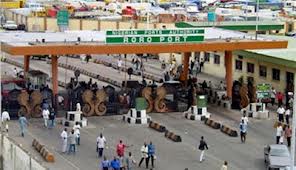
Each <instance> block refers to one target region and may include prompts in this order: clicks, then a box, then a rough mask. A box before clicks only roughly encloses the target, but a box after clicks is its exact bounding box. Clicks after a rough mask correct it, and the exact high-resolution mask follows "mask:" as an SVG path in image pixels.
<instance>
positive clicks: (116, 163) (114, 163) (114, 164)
mask: <svg viewBox="0 0 296 170" xmlns="http://www.w3.org/2000/svg"><path fill="white" fill-rule="evenodd" d="M111 168H112V169H113V170H120V161H119V160H118V159H117V158H116V157H114V159H113V160H112V161H111Z"/></svg>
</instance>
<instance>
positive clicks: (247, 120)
mask: <svg viewBox="0 0 296 170" xmlns="http://www.w3.org/2000/svg"><path fill="white" fill-rule="evenodd" d="M242 120H244V123H245V124H247V125H248V123H249V119H248V117H247V114H246V113H243V117H242V118H241V121H242Z"/></svg>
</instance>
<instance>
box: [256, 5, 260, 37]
mask: <svg viewBox="0 0 296 170" xmlns="http://www.w3.org/2000/svg"><path fill="white" fill-rule="evenodd" d="M258 12H259V0H257V5H256V32H255V39H256V40H257V37H258V22H259V14H258Z"/></svg>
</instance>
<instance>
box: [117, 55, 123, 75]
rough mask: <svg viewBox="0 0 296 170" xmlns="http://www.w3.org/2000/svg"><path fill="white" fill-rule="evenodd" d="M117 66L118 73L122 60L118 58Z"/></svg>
mask: <svg viewBox="0 0 296 170" xmlns="http://www.w3.org/2000/svg"><path fill="white" fill-rule="evenodd" d="M117 67H118V73H120V70H121V67H122V60H121V59H120V58H119V59H118V61H117Z"/></svg>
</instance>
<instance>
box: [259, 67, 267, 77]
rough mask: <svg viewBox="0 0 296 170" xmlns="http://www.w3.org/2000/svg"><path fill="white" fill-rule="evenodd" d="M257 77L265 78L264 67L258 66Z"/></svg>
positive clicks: (265, 70) (265, 71)
mask: <svg viewBox="0 0 296 170" xmlns="http://www.w3.org/2000/svg"><path fill="white" fill-rule="evenodd" d="M259 76H260V77H266V76H267V68H266V66H259Z"/></svg>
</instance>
